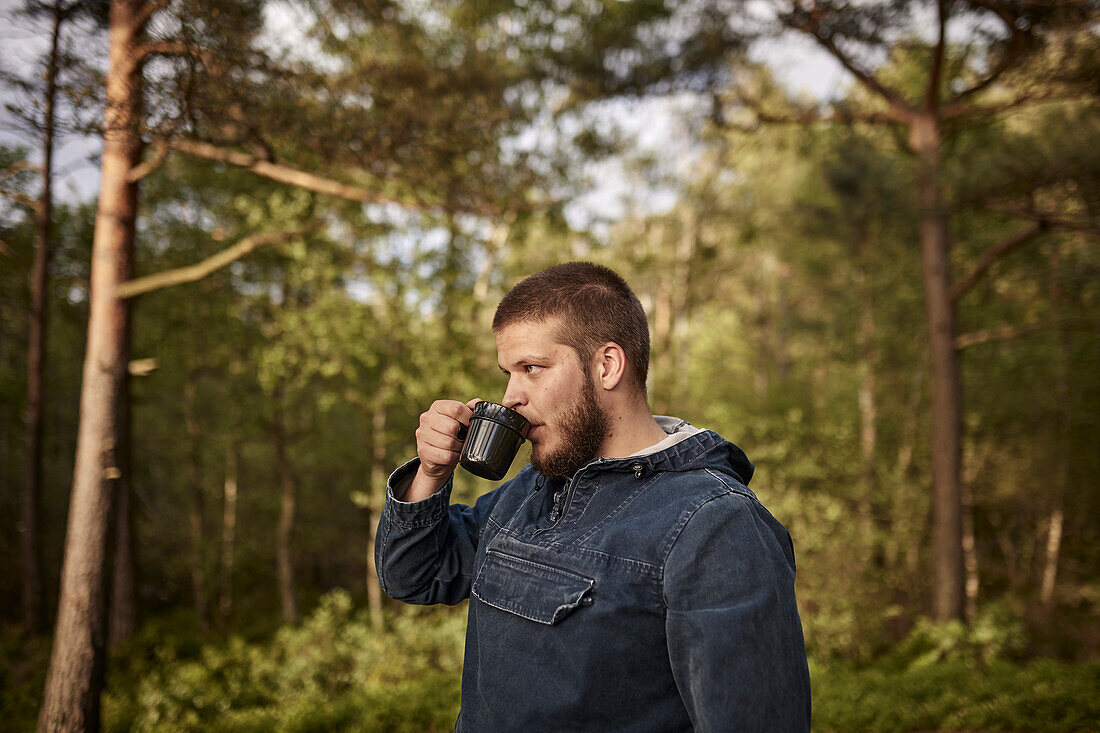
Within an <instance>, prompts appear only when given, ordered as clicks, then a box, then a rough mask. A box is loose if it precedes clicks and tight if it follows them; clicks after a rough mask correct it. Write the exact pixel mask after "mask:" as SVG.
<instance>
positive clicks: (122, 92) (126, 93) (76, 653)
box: [38, 0, 141, 733]
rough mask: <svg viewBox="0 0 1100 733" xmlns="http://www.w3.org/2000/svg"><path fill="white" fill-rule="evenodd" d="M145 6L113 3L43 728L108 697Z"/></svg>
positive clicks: (78, 725)
mask: <svg viewBox="0 0 1100 733" xmlns="http://www.w3.org/2000/svg"><path fill="white" fill-rule="evenodd" d="M139 8H140V3H137V2H134V1H133V0H115V1H114V2H113V3H112V4H111V13H110V60H109V66H108V72H107V84H106V111H105V129H104V133H103V163H102V174H101V182H100V196H99V204H98V208H97V210H96V223H95V233H94V235H93V240H92V267H91V292H90V296H89V317H88V341H87V347H86V351H85V357H84V371H83V377H82V383H81V393H80V428H79V432H78V435H77V449H76V462H75V467H74V472H73V487H72V495H71V498H70V504H69V520H68V528H67V531H66V536H65V552H64V560H63V565H62V571H61V595H60V602H59V604H58V615H57V626H56V632H55V636H54V646H53V651H52V653H51V656H50V667H49V671H48V673H47V679H46V690H45V695H44V697H43V702H42V709H41V711H40V713H39V720H38V730H39V731H42V732H46V731H49V732H51V733H52V732H53V731H96V730H98V729H99V696H100V691H101V690H102V689H103V680H104V668H105V655H104V651H105V641H106V639H105V637H106V629H105V625H106V610H107V603H106V601H107V597H106V593H107V588H108V582H107V581H108V575H109V572H108V570H109V567H110V563H109V562H108V559H109V558H108V538H109V537H110V529H111V526H110V525H111V514H112V503H113V499H114V492H115V490H116V487H117V484H118V480H119V478H120V477H121V475H122V471H121V469H120V468H119V465H120V461H119V455H118V445H117V440H118V435H119V423H120V419H121V408H122V403H123V400H124V392H125V376H126V369H127V362H128V359H127V353H126V346H127V344H126V331H127V329H126V324H127V319H128V317H129V314H128V311H127V305H126V303H125V301H123V300H122V299H120V298H119V297H118V294H117V288H118V285H119V283H121V282H124V281H125V280H127V279H129V277H130V275H131V271H132V262H133V232H134V218H135V215H136V211H137V191H136V188H135V187H134V186H132V185H131V184H130V183H129V180H128V177H129V171H130V168H131V166H132V162H133V160H134V158H135V155H136V153H137V152H138V149H139V147H140V140H139V138H138V135H137V125H136V123H137V117H138V113H139V104H138V100H139V98H140V93H141V90H140V76H139V74H140V66H139V64H138V63H137V58H138V54H137V49H138V43H139V38H138V37H139V36H140V31H141V23H140V21H139V19H138V11H139Z"/></svg>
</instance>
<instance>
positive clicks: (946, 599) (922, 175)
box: [909, 112, 963, 621]
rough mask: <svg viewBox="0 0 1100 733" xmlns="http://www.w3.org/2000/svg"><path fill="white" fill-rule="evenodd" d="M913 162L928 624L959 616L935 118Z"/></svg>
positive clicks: (947, 291)
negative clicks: (924, 374) (925, 362)
mask: <svg viewBox="0 0 1100 733" xmlns="http://www.w3.org/2000/svg"><path fill="white" fill-rule="evenodd" d="M909 141H910V147H911V148H912V150H913V153H914V154H915V155H916V158H917V195H918V200H919V205H920V247H921V265H922V274H923V280H924V305H925V314H926V320H927V324H928V345H929V352H930V355H931V369H930V374H931V382H930V388H931V394H932V570H933V572H932V617H933V618H934V619H936V620H938V621H947V620H950V619H955V618H962V616H963V553H962V501H961V498H960V497H961V495H960V486H959V477H960V468H961V464H962V456H961V445H962V441H961V437H962V392H961V386H960V379H959V359H958V353H957V352H956V350H955V308H954V304H953V303H952V300H951V273H950V260H949V258H948V254H949V250H950V238H949V234H948V216H947V213H946V211H945V209H944V206H943V201H942V194H941V190H940V149H941V145H942V134H941V130H940V122H939V119H938V117H937V116H936V114H935V113H934V112H933V113H928V114H923V115H920V116H918V117H917V118H916V119H915V120H914V122H913V124H912V125H911V127H910V135H909Z"/></svg>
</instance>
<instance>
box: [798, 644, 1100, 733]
mask: <svg viewBox="0 0 1100 733" xmlns="http://www.w3.org/2000/svg"><path fill="white" fill-rule="evenodd" d="M810 678H811V681H810V684H811V688H812V690H813V701H814V710H813V727H814V730H817V731H825V732H829V731H836V732H837V733H848V732H850V731H868V732H871V731H874V732H875V733H906V732H908V731H929V730H939V731H1049V732H1050V733H1056V732H1057V733H1078V732H1081V733H1083V732H1084V731H1091V730H1096V727H1095V726H1096V721H1097V720H1098V719H1100V701H1098V700H1097V698H1096V695H1095V690H1096V686H1097V684H1100V663H1095V662H1093V663H1087V664H1079V665H1068V664H1063V663H1059V662H1056V661H1053V660H1037V661H1033V662H1029V663H1027V664H1023V665H1014V664H1012V663H1009V662H1006V661H1001V660H997V661H994V662H992V663H990V664H989V665H986V666H984V667H979V666H977V665H975V664H974V663H973V662H972V661H967V660H964V659H961V658H960V659H952V660H945V661H940V662H936V663H933V664H928V665H923V666H918V667H915V668H912V669H907V670H903V671H897V670H895V669H893V668H892V667H891V666H889V665H886V666H869V667H856V666H850V665H833V666H829V665H817V664H814V665H811V667H810Z"/></svg>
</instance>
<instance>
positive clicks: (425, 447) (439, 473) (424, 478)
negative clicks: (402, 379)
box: [404, 399, 481, 501]
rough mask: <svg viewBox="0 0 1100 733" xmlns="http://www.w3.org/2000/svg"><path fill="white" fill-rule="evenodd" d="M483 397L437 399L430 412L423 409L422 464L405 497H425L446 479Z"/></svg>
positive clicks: (419, 437) (418, 439) (419, 444)
mask: <svg viewBox="0 0 1100 733" xmlns="http://www.w3.org/2000/svg"><path fill="white" fill-rule="evenodd" d="M480 401H481V400H479V399H472V400H470V401H469V402H467V403H466V404H462V403H461V402H458V401H457V400H436V401H435V402H433V403H432V406H431V407H429V408H428V411H427V412H424V413H421V415H420V427H419V428H417V429H416V455H417V456H418V457H419V458H420V468H419V469H418V470H417V472H416V476H415V477H414V478H413V481H412V484H411V485H410V486H409V490H408V491H406V492H405V496H404V501H420V500H421V499H426V498H428V497H429V496H431V495H432V494H434V493H435V492H437V491H439V490H440V489H441V488H443V484H445V483H447V479H449V478H450V477H451V474H452V473H454V470H455V466H457V465H458V457H459V456H460V455H461V454H462V441H463V439H464V438H465V437H466V428H468V427H469V425H470V417H471V416H472V415H473V414H474V411H473V407H474V405H476V404H477V403H478V402H480ZM460 435H461V436H462V437H461V438H460V437H459V436H460Z"/></svg>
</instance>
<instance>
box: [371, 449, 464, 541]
mask: <svg viewBox="0 0 1100 733" xmlns="http://www.w3.org/2000/svg"><path fill="white" fill-rule="evenodd" d="M419 468H420V459H419V458H413V459H412V460H411V461H409V462H408V463H406V464H405V465H403V466H401V467H400V468H398V469H397V470H396V471H394V472H393V473H391V474H390V478H389V480H388V481H386V507H385V511H386V513H388V514H389V515H390V519H391V521H393V522H394V523H395V524H399V525H401V526H404V527H425V526H428V525H432V524H438V523H439V522H440V521H441V520H442V519H443V517H444V516H446V514H447V507H448V506H449V505H450V503H451V487H452V486H453V480H454V477H453V476H452V477H451V478H448V479H447V483H445V484H443V488H441V489H440V490H439V491H437V492H435V493H434V494H432V495H431V496H429V497H427V498H424V499H421V500H420V501H402V500H401V499H399V498H398V497H401V496H404V495H405V492H406V491H408V489H409V485H410V484H411V483H412V480H413V477H414V476H415V475H416V471H417V469H419Z"/></svg>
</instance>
